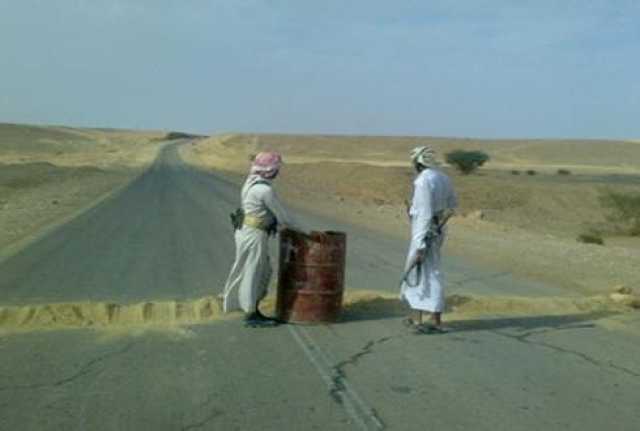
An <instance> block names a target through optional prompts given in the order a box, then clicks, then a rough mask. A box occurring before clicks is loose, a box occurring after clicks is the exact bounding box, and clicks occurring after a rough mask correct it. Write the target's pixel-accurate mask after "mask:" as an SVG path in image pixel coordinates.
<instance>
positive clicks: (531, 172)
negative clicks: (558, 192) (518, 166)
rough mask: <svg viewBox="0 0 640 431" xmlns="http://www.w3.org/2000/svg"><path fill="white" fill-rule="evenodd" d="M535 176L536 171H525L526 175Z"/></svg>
mask: <svg viewBox="0 0 640 431" xmlns="http://www.w3.org/2000/svg"><path fill="white" fill-rule="evenodd" d="M536 174H537V172H536V171H534V170H533V169H529V170H528V171H527V175H536Z"/></svg>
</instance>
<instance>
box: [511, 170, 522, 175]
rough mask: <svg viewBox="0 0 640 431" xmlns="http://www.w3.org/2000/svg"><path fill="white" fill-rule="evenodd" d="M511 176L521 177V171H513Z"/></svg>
mask: <svg viewBox="0 0 640 431" xmlns="http://www.w3.org/2000/svg"><path fill="white" fill-rule="evenodd" d="M511 175H520V171H517V170H515V169H514V170H513V171H511Z"/></svg>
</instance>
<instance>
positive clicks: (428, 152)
mask: <svg viewBox="0 0 640 431" xmlns="http://www.w3.org/2000/svg"><path fill="white" fill-rule="evenodd" d="M410 154H411V160H412V161H413V163H416V164H419V165H422V166H424V167H425V168H431V167H434V166H437V165H438V162H437V160H436V153H435V151H433V148H431V147H429V146H428V145H423V146H421V147H416V148H414V149H413V150H411V153H410Z"/></svg>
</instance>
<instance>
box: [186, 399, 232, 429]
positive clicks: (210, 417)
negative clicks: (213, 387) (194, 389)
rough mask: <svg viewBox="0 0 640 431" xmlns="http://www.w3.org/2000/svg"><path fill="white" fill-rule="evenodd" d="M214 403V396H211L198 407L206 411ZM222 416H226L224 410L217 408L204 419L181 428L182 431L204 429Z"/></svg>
mask: <svg viewBox="0 0 640 431" xmlns="http://www.w3.org/2000/svg"><path fill="white" fill-rule="evenodd" d="M213 401H214V397H213V395H209V396H208V397H207V399H206V400H205V401H204V402H202V403H200V405H199V406H198V408H199V409H203V410H204V409H205V408H209V405H210V404H212V402H213ZM222 414H224V412H223V411H222V410H219V409H217V408H213V409H212V410H211V411H210V412H209V413H208V414H207V415H206V416H205V417H204V418H202V419H201V420H199V421H197V422H192V423H189V424H186V425H183V426H182V427H181V428H180V431H189V430H194V429H198V428H202V427H204V426H205V425H207V424H208V423H209V422H211V421H212V420H214V419H215V418H217V417H218V416H221V415H222Z"/></svg>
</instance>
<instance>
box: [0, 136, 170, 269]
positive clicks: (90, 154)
mask: <svg viewBox="0 0 640 431" xmlns="http://www.w3.org/2000/svg"><path fill="white" fill-rule="evenodd" d="M162 136H164V133H162V132H141V131H126V130H108V129H77V128H70V127H57V126H48V127H47V126H27V125H17V124H0V226H2V229H1V230H0V259H2V257H3V256H7V255H9V254H12V253H15V252H16V251H17V250H18V249H20V248H22V247H24V245H26V244H27V243H29V242H31V241H33V240H34V239H35V238H36V237H37V236H39V235H41V234H42V233H43V232H46V231H47V230H48V229H50V228H52V227H53V226H56V225H59V224H61V223H64V222H65V221H67V220H69V219H70V218H72V217H73V216H74V215H77V214H78V213H79V212H81V211H82V210H83V209H86V208H87V207H90V206H93V205H95V204H96V203H97V202H98V201H99V200H100V199H104V198H105V197H106V196H108V195H109V194H110V193H112V192H113V191H114V190H117V189H118V188H119V187H123V186H124V185H126V184H127V183H128V182H129V181H131V179H133V178H134V177H135V176H136V175H139V174H140V173H141V172H142V171H144V169H146V168H147V167H148V166H149V165H150V163H151V162H152V161H153V159H154V157H155V156H156V153H157V150H158V148H159V145H160V141H159V138H161V137H162Z"/></svg>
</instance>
